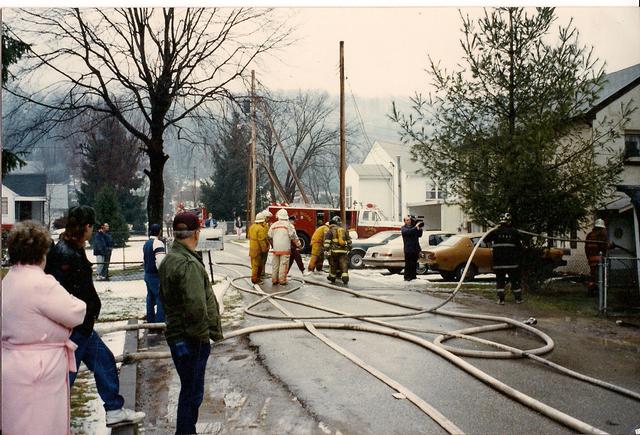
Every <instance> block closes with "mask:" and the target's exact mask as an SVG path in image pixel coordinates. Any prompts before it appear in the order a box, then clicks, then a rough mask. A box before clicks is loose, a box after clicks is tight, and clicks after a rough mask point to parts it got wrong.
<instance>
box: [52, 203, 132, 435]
mask: <svg viewBox="0 0 640 435" xmlns="http://www.w3.org/2000/svg"><path fill="white" fill-rule="evenodd" d="M94 224H95V211H94V210H93V208H91V207H88V206H86V205H81V206H77V207H72V208H71V209H69V212H68V215H67V225H66V227H65V231H64V233H62V235H61V236H60V240H59V241H58V243H56V244H55V245H53V246H52V247H51V249H50V250H49V254H48V255H47V262H46V267H45V270H44V271H45V273H48V274H50V275H52V276H53V277H54V278H55V279H56V280H57V281H58V282H59V283H60V284H61V285H62V287H64V288H65V290H67V291H68V292H69V293H71V294H72V295H73V296H75V297H77V298H78V299H80V300H82V301H84V303H85V304H87V311H86V314H85V318H84V321H83V322H82V324H80V325H78V326H76V327H75V328H73V332H72V333H71V337H70V338H69V339H70V340H71V341H72V342H74V343H75V344H76V345H77V346H78V347H77V348H76V350H75V358H76V365H77V367H79V366H80V362H83V363H84V364H85V365H86V366H87V368H88V369H89V370H91V371H92V372H93V376H94V378H95V380H96V388H97V390H98V394H99V395H100V398H101V399H102V401H103V402H104V409H105V411H106V424H107V426H108V427H112V426H116V425H120V424H124V423H138V422H140V421H142V419H143V418H144V417H145V413H144V412H136V411H132V410H130V409H127V408H124V398H123V397H122V396H121V395H120V394H119V389H120V381H119V379H118V370H117V368H116V361H115V358H114V357H113V353H112V352H111V350H109V348H108V347H107V345H106V344H104V342H103V341H102V339H101V338H100V336H99V335H98V334H97V333H96V332H95V331H94V330H93V326H94V323H95V322H96V320H97V319H98V315H99V314H100V308H101V305H102V304H101V302H100V297H99V296H98V293H97V292H96V289H95V287H94V285H93V280H92V279H91V276H92V267H91V262H89V260H88V259H87V255H86V254H85V250H84V246H85V243H86V242H87V240H89V239H90V238H91V234H92V233H93V225H94ZM77 367H76V368H77ZM75 380H76V373H75V372H69V383H70V385H73V383H74V381H75Z"/></svg>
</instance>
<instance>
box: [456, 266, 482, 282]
mask: <svg viewBox="0 0 640 435" xmlns="http://www.w3.org/2000/svg"><path fill="white" fill-rule="evenodd" d="M465 266H466V263H465V264H461V265H460V266H458V267H457V268H456V272H455V280H456V281H460V278H461V277H462V272H464V267H465ZM477 274H478V269H477V268H476V266H475V264H473V263H472V264H470V265H469V270H467V275H466V276H465V278H464V280H465V281H471V280H473V278H475V276H476V275H477Z"/></svg>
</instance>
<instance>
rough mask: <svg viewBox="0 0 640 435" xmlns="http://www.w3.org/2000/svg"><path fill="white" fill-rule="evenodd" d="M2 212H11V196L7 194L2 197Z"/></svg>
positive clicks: (4, 213)
mask: <svg viewBox="0 0 640 435" xmlns="http://www.w3.org/2000/svg"><path fill="white" fill-rule="evenodd" d="M2 214H3V215H6V214H9V198H7V197H6V196H3V197H2Z"/></svg>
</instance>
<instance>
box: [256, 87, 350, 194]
mask: <svg viewBox="0 0 640 435" xmlns="http://www.w3.org/2000/svg"><path fill="white" fill-rule="evenodd" d="M263 107H264V108H265V110H264V111H263V113H262V114H261V115H262V118H263V120H262V124H261V129H260V130H261V131H262V134H261V135H260V144H259V146H260V149H261V152H262V153H263V154H264V158H263V161H264V162H265V163H266V166H267V167H268V169H269V170H270V171H271V172H272V173H274V174H278V178H279V179H280V180H284V181H283V183H282V184H283V187H284V190H285V193H286V195H287V197H288V198H294V196H295V193H296V190H297V186H296V182H295V179H294V176H293V174H292V173H291V171H290V170H289V167H288V166H287V165H285V164H284V159H283V156H282V151H281V150H280V149H279V147H278V146H277V141H276V135H277V138H279V139H280V141H281V143H282V144H283V147H284V149H285V152H286V153H287V155H288V157H289V159H290V160H291V163H292V165H293V168H294V171H295V174H296V176H297V177H298V179H300V180H302V184H303V186H304V188H305V191H306V190H307V189H308V190H309V192H311V193H312V198H313V200H314V201H318V199H319V198H318V196H317V192H318V189H317V186H316V185H312V184H315V182H314V181H313V182H311V183H310V180H312V179H313V177H309V176H308V175H309V174H310V173H313V174H315V173H316V171H317V170H318V169H320V167H322V166H326V165H325V164H324V163H325V162H326V161H327V157H329V156H332V155H337V153H338V144H339V128H338V121H337V116H336V113H335V111H336V110H335V109H336V106H335V105H333V104H332V102H331V101H330V98H329V95H328V94H327V93H314V92H304V93H303V92H299V93H298V94H297V95H296V96H295V97H293V98H291V99H288V100H280V101H274V100H271V101H270V103H269V104H268V105H267V104H265V105H264V106H263ZM265 117H270V118H271V120H272V124H273V126H274V130H275V131H272V130H271V129H270V128H269V124H268V122H266V120H265V119H264V118H265ZM335 168H336V167H335V166H333V169H334V171H333V176H334V177H335V178H336V179H337V176H338V174H337V172H336V171H335ZM272 194H275V192H272Z"/></svg>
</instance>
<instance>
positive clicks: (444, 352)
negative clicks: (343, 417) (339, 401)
mask: <svg viewBox="0 0 640 435" xmlns="http://www.w3.org/2000/svg"><path fill="white" fill-rule="evenodd" d="M487 234H488V233H486V234H485V235H483V237H482V238H481V240H480V241H479V242H478V243H477V244H476V246H475V247H474V249H473V251H472V254H471V256H470V258H469V261H468V262H467V264H466V266H465V268H464V271H463V273H462V277H464V276H465V275H466V272H467V270H468V268H469V265H470V264H471V259H472V258H473V255H474V254H475V252H476V250H477V248H478V246H479V245H480V243H481V241H482V239H484V237H485V236H486V235H487ZM217 264H218V265H225V264H229V265H237V266H244V267H246V265H244V264H240V263H217ZM246 278H247V277H240V278H236V279H234V280H233V281H232V285H233V286H234V287H235V288H237V289H239V290H241V291H245V292H250V293H253V294H256V295H257V296H258V297H259V299H258V301H256V302H254V303H252V304H250V305H249V306H247V307H246V308H245V312H246V313H247V314H249V315H252V316H258V317H263V318H271V319H287V320H289V322H287V323H275V324H268V325H260V326H256V327H250V328H244V329H241V330H238V331H235V332H231V333H227V334H226V337H225V340H226V339H231V338H233V337H237V336H239V335H245V334H251V333H255V332H262V331H271V330H278V329H296V328H305V329H306V330H308V331H309V332H311V333H312V334H314V335H315V336H317V337H318V338H320V336H319V335H317V334H319V333H318V331H317V330H316V328H332V329H347V330H357V331H363V332H371V333H377V334H384V335H389V336H392V337H396V338H401V339H404V340H407V341H410V342H413V343H416V344H418V345H420V346H422V347H424V348H426V349H429V350H431V351H433V352H435V353H437V354H438V355H440V356H442V357H443V358H446V359H447V360H449V361H450V362H452V363H453V364H455V365H456V366H458V367H460V368H461V369H463V370H465V371H466V372H467V373H469V374H471V375H473V376H475V377H476V378H478V379H479V380H481V381H482V382H484V383H486V384H487V385H490V386H491V387H492V388H494V389H496V390H497V391H500V392H501V393H503V394H506V395H508V396H509V397H511V398H512V399H514V400H517V401H519V402H521V403H523V404H525V405H526V406H529V407H530V408H532V409H534V410H536V411H538V412H540V413H542V414H544V415H546V416H547V417H549V418H552V419H553V420H555V421H558V422H559V423H561V424H563V425H565V426H567V427H570V428H572V429H574V430H577V431H579V432H582V433H604V432H602V431H601V430H600V429H598V428H595V427H593V426H591V425H589V424H588V423H585V422H582V421H580V420H577V419H575V418H574V417H571V416H569V415H567V414H564V413H562V412H561V411H559V410H557V409H554V408H552V407H549V406H548V405H546V404H544V403H542V402H539V401H537V400H536V399H534V398H532V397H529V396H527V395H525V394H524V393H522V392H520V391H517V390H515V389H513V388H512V387H509V386H508V385H506V384H504V383H502V382H500V381H499V380H497V379H495V378H493V377H491V376H490V375H488V374H486V373H485V372H482V371H481V370H479V369H477V368H476V367H474V366H473V365H471V364H469V363H467V362H466V361H464V360H462V359H461V358H460V357H458V356H456V355H454V353H457V354H460V355H463V356H473V357H483V358H514V357H516V358H520V357H527V358H531V359H532V360H534V361H537V362H540V363H541V364H544V365H546V366H548V367H552V368H554V369H556V370H558V371H560V372H562V373H565V374H568V375H571V376H573V377H575V378H577V379H581V380H583V381H586V382H590V383H592V384H594V385H598V386H601V387H604V388H607V389H609V390H612V391H615V392H617V393H620V394H624V395H626V396H628V397H631V398H633V399H635V400H640V394H638V393H636V392H633V391H630V390H627V389H624V388H621V387H618V386H615V385H612V384H609V383H607V382H604V381H601V380H598V379H594V378H591V377H589V376H586V375H583V374H580V373H577V372H574V371H572V370H569V369H567V368H565V367H562V366H559V365H557V364H555V363H552V362H550V361H547V360H546V359H544V358H540V357H539V356H537V355H539V354H544V353H546V352H549V351H551V350H552V349H553V340H552V339H551V338H550V337H549V336H547V335H546V334H544V333H542V332H541V331H539V330H537V329H536V328H533V327H531V326H530V325H527V324H525V323H523V322H518V321H516V320H513V319H509V318H505V317H496V316H487V315H478V314H467V313H458V312H452V311H445V310H441V309H440V308H441V307H442V306H444V305H445V304H446V303H448V302H449V301H451V300H452V299H453V298H454V297H455V295H456V294H457V292H458V291H459V289H460V287H461V285H462V281H463V279H464V278H462V279H461V280H460V282H458V285H457V286H456V288H455V290H454V291H453V292H452V293H451V295H450V296H449V297H448V298H447V299H446V300H445V301H443V302H442V303H440V304H438V305H436V306H435V307H431V308H424V307H416V306H412V305H408V304H402V303H398V302H395V301H391V300H388V299H384V298H379V297H375V296H371V295H366V294H364V293H362V292H356V291H353V290H349V289H345V288H343V287H339V286H335V285H331V284H327V283H324V282H318V281H314V280H305V281H306V282H308V283H310V284H314V285H320V286H323V287H326V288H330V289H334V290H338V291H342V292H346V293H350V294H352V295H353V296H355V297H361V298H367V299H370V300H374V301H377V302H382V303H385V304H389V305H393V306H397V307H401V308H404V309H407V310H410V311H405V312H402V313H397V312H396V313H383V314H380V313H376V314H363V313H360V314H350V313H344V312H340V311H338V310H333V309H330V308H327V307H321V306H318V305H312V304H308V303H305V302H302V301H296V300H294V299H290V298H286V297H285V295H287V294H290V293H293V292H294V291H296V290H298V289H299V288H300V287H301V286H302V284H303V281H298V283H300V285H295V286H294V287H292V288H288V289H286V290H283V291H281V292H277V293H274V294H265V293H264V292H262V290H261V289H260V287H259V286H256V287H255V288H257V290H254V289H247V288H243V287H241V286H239V285H237V284H236V283H235V281H237V280H239V279H246ZM292 281H294V282H295V281H296V280H295V279H292ZM277 300H282V301H284V302H288V303H295V304H298V305H303V306H306V307H309V308H313V309H316V310H321V311H326V312H329V313H331V315H324V316H295V315H291V314H290V313H286V315H285V316H274V315H268V314H265V313H260V312H257V311H256V310H254V309H253V308H254V307H256V306H258V305H259V304H261V303H263V302H266V301H269V302H271V303H273V304H276V301H277ZM278 305H279V304H278ZM426 313H432V314H441V315H446V316H451V317H461V318H467V319H475V320H488V321H497V322H500V323H498V324H495V325H486V326H480V327H474V328H467V329H463V330H459V331H454V332H447V331H436V330H427V329H421V328H413V327H407V326H403V325H394V324H392V323H388V322H384V321H381V320H378V318H380V317H394V318H399V317H407V316H417V315H420V314H426ZM335 318H354V319H358V320H362V321H366V322H369V323H374V324H377V325H379V326H364V325H359V324H347V323H337V324H336V323H313V322H309V320H315V319H335ZM292 320H293V322H291V321H292ZM301 320H305V322H304V323H303V322H301ZM162 326H163V324H142V325H123V326H120V327H114V328H109V329H108V331H113V330H118V329H139V328H143V327H149V328H161V327H162ZM508 327H517V328H522V329H524V330H526V331H528V332H530V333H532V334H533V335H534V336H537V337H539V338H540V339H542V341H544V342H545V344H544V346H542V347H540V348H538V349H532V350H526V351H525V350H520V349H517V348H513V347H511V346H507V345H504V344H501V343H495V342H492V341H489V340H484V339H481V338H478V337H474V336H472V335H471V334H475V333H478V332H486V331H489V330H498V329H504V328H508ZM103 331H106V330H103ZM314 331H315V332H314ZM403 331H412V332H420V333H432V334H439V336H438V337H437V338H436V340H435V341H434V343H431V342H429V341H427V340H425V339H424V338H421V337H418V336H416V335H414V334H409V333H407V332H403ZM320 335H321V334H320ZM449 338H461V339H466V340H470V341H474V342H477V343H482V344H485V345H488V346H492V347H495V348H498V349H500V350H501V352H495V351H477V350H468V349H457V348H451V347H449V346H446V345H444V344H442V342H443V341H446V340H447V339H449ZM323 341H324V340H323ZM327 344H328V345H329V346H331V347H332V348H334V349H335V350H338V348H339V346H337V345H336V346H337V347H334V346H333V345H332V344H329V343H327ZM342 350H343V351H344V352H340V350H338V351H339V352H340V353H342V354H343V355H345V356H347V355H349V356H347V357H350V359H351V360H352V361H354V362H356V361H357V357H355V355H352V354H350V353H349V352H348V351H346V350H344V349H342ZM168 357H170V353H169V352H137V353H133V354H127V355H124V356H122V357H119V358H118V360H120V361H124V362H128V361H133V360H138V359H142V358H168ZM360 362H361V363H362V364H363V365H364V366H365V367H363V365H360V364H358V365H360V366H361V367H363V368H365V370H367V368H366V363H364V362H362V361H360ZM356 363H357V362H356ZM368 371H369V372H370V373H372V374H374V375H376V376H377V377H378V378H379V379H381V380H383V381H384V379H383V378H384V377H386V375H384V374H382V373H380V372H378V371H377V370H376V369H375V368H371V370H368ZM386 383H387V384H388V385H390V386H391V387H392V388H395V389H396V390H398V391H401V392H402V394H403V395H404V396H405V397H407V398H409V399H410V400H411V398H413V399H414V400H412V402H413V403H414V404H416V406H418V407H419V408H420V409H422V410H423V411H424V412H426V413H427V414H428V415H430V416H431V417H432V418H433V419H434V420H435V421H436V422H438V424H440V425H441V426H442V427H443V428H445V430H447V431H448V432H449V433H459V432H461V431H460V429H459V428H457V427H456V426H455V425H454V424H453V423H452V422H450V421H449V420H447V419H446V417H444V416H442V414H440V413H439V412H438V411H437V410H435V409H433V408H432V407H430V405H428V404H426V402H424V401H423V400H422V399H420V398H419V397H417V396H416V395H415V394H414V393H412V392H411V391H409V390H408V389H406V388H405V387H403V386H402V385H400V384H397V383H395V381H393V380H390V381H389V382H386Z"/></svg>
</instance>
